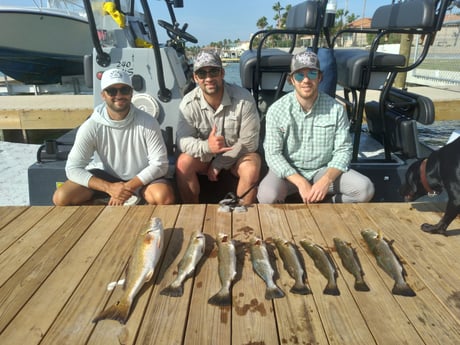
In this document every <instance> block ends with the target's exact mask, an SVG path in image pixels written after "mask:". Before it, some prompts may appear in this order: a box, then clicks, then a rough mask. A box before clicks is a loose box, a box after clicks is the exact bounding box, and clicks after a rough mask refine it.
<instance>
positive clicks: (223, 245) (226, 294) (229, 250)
mask: <svg viewBox="0 0 460 345" xmlns="http://www.w3.org/2000/svg"><path fill="white" fill-rule="evenodd" d="M217 258H218V260H219V279H220V284H221V289H220V290H219V291H218V292H217V293H216V294H215V295H214V296H212V297H211V298H210V299H209V300H208V303H209V304H213V305H218V306H224V305H229V304H230V303H231V301H232V296H231V293H230V289H231V286H232V282H233V279H235V276H236V253H235V244H234V243H233V240H231V239H230V238H229V237H228V235H227V234H223V233H220V234H219V235H218V236H217Z"/></svg>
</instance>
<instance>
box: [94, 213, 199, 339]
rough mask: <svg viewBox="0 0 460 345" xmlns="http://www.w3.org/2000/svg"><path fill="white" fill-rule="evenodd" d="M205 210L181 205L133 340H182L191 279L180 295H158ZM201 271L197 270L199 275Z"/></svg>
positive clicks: (171, 276) (171, 279) (169, 277)
mask: <svg viewBox="0 0 460 345" xmlns="http://www.w3.org/2000/svg"><path fill="white" fill-rule="evenodd" d="M205 211H206V205H182V206H181V208H180V212H179V215H178V218H177V221H176V222H175V224H174V230H173V233H172V238H171V240H170V244H169V246H168V249H167V251H166V253H165V258H164V261H163V264H162V266H161V267H160V272H159V274H160V278H161V279H159V280H158V285H157V286H156V287H155V289H154V291H153V293H152V296H151V301H152V302H151V303H149V305H148V308H147V310H146V311H145V316H144V319H143V320H142V325H143V326H142V327H141V328H140V330H139V334H138V336H137V339H136V344H140V345H148V344H152V345H154V344H171V345H176V344H177V345H178V344H182V343H183V339H184V334H185V325H186V322H187V318H188V313H189V304H190V298H191V292H192V283H193V279H189V280H187V282H186V284H185V285H184V295H183V296H181V297H169V296H163V295H160V292H161V290H163V289H164V288H165V287H166V286H168V285H169V284H170V283H171V282H172V281H173V280H174V278H175V276H176V274H177V272H176V270H177V264H178V262H179V261H180V259H181V258H182V255H183V253H184V252H185V249H186V246H187V241H188V239H189V238H190V234H191V233H192V231H194V230H198V229H202V227H203V219H204V215H205ZM201 274H202V273H201V272H199V274H198V277H199V276H201ZM198 277H197V275H196V274H195V281H196V280H197V279H199V278H198ZM192 313H193V311H192ZM94 344H100V343H94Z"/></svg>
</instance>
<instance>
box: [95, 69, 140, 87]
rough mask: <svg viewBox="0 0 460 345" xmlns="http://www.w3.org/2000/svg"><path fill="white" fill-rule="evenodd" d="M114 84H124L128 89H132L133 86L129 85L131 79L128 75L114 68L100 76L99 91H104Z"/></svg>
mask: <svg viewBox="0 0 460 345" xmlns="http://www.w3.org/2000/svg"><path fill="white" fill-rule="evenodd" d="M114 84H125V85H128V86H129V87H133V84H132V83H131V77H130V76H129V74H128V73H126V72H125V71H122V70H119V69H116V68H113V69H108V70H107V71H105V72H104V73H103V74H102V78H101V90H105V89H106V88H108V87H109V86H112V85H114Z"/></svg>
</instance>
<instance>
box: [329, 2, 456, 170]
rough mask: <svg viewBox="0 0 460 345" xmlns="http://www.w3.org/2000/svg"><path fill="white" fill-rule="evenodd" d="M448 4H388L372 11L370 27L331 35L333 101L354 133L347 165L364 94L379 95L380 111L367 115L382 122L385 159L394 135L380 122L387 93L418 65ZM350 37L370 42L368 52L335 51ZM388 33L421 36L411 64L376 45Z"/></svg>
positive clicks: (355, 150)
mask: <svg viewBox="0 0 460 345" xmlns="http://www.w3.org/2000/svg"><path fill="white" fill-rule="evenodd" d="M448 4H449V0H407V1H403V2H394V1H393V2H392V3H391V4H389V5H384V6H381V7H379V8H377V10H376V11H375V13H374V14H373V16H372V19H371V25H370V28H367V29H358V28H355V29H353V28H348V29H343V30H340V31H338V32H337V34H336V36H335V37H334V39H333V45H334V47H335V48H334V55H335V59H336V63H337V83H338V84H339V85H340V86H342V87H343V89H344V97H343V98H340V97H338V98H339V99H341V100H342V101H343V102H344V104H345V105H346V109H347V112H348V116H349V118H350V122H351V124H352V128H351V130H352V131H353V133H354V138H353V140H354V142H353V158H352V159H353V161H356V160H357V156H358V147H359V138H360V132H361V126H362V121H363V113H364V110H365V109H364V108H365V97H366V91H367V90H368V89H374V90H380V91H381V93H380V100H379V103H380V104H381V106H379V107H377V110H378V111H377V110H376V109H375V104H373V105H372V106H371V108H372V112H373V113H374V114H375V112H376V111H377V113H378V114H380V115H379V116H380V117H381V119H382V120H381V122H382V123H383V127H382V131H383V135H384V139H385V140H384V145H385V155H386V158H387V159H388V160H390V152H391V145H390V137H391V136H392V135H393V134H394V133H392V132H391V131H392V128H390V127H391V126H389V127H388V128H386V126H385V123H386V121H384V120H383V119H384V117H385V114H386V113H387V110H388V107H389V106H390V104H391V102H389V100H388V97H389V94H390V90H391V88H392V85H393V83H394V80H395V78H396V75H397V74H398V73H401V72H408V71H410V70H412V69H414V68H416V67H417V66H418V65H420V64H421V63H422V62H423V60H424V59H425V57H426V55H427V53H428V49H429V46H430V45H431V43H432V41H433V40H434V37H435V34H436V32H437V31H439V30H440V29H441V27H442V22H443V20H444V16H445V12H446V10H447V7H448ZM356 34H361V35H371V36H372V37H373V41H372V43H371V46H370V48H369V49H360V48H356V47H351V48H342V47H337V44H336V43H337V42H340V40H338V37H341V36H342V35H356ZM390 34H399V35H401V34H410V35H415V34H421V35H425V36H426V39H425V45H424V47H423V51H422V52H421V53H420V54H419V55H418V56H416V59H415V61H414V62H411V63H408V61H406V58H405V57H404V56H403V55H401V54H397V53H389V52H385V51H383V50H382V49H381V44H382V43H383V42H384V40H385V38H386V37H388V35H390ZM433 116H434V113H433ZM411 152H412V153H413V152H414V151H413V150H412V151H411ZM412 153H411V154H412Z"/></svg>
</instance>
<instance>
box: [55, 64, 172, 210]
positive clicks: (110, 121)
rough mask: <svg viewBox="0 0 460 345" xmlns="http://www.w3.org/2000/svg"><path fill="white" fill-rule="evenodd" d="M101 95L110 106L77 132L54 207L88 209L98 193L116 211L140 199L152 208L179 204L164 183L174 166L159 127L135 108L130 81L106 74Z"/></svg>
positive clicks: (121, 75) (110, 72)
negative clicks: (152, 205)
mask: <svg viewBox="0 0 460 345" xmlns="http://www.w3.org/2000/svg"><path fill="white" fill-rule="evenodd" d="M101 89H102V92H101V95H102V98H103V99H104V101H105V102H104V103H103V104H101V105H99V106H97V107H96V108H95V109H94V112H93V114H92V115H91V116H90V118H89V119H88V120H86V121H85V122H84V123H83V124H82V125H81V127H80V128H79V129H78V132H77V135H76V139H75V143H74V146H73V147H72V150H71V151H70V154H69V157H68V160H67V164H66V174H67V178H68V179H69V180H68V181H66V182H65V183H64V184H63V185H62V186H61V187H59V188H58V189H57V190H56V192H55V193H54V196H53V202H54V204H55V205H60V206H65V205H79V204H84V203H88V202H89V201H90V200H91V199H92V198H93V196H94V195H95V193H97V192H102V193H103V195H104V196H108V197H109V201H108V204H109V205H112V206H114V205H123V204H125V203H126V202H127V200H128V199H130V200H132V199H133V198H134V199H135V200H137V199H138V198H139V197H143V198H144V199H145V201H146V202H147V203H148V204H172V203H174V190H173V188H172V186H171V184H170V183H169V182H168V181H167V180H166V179H164V178H163V177H164V176H165V175H166V173H167V171H168V164H169V163H168V158H167V152H166V146H165V143H164V141H163V137H162V134H161V130H160V126H159V124H158V122H157V120H156V119H155V118H153V117H152V116H150V115H149V114H147V113H145V112H144V111H141V110H139V109H137V108H136V107H135V106H134V105H132V104H131V99H132V95H133V89H132V85H131V78H130V77H129V75H128V74H127V73H126V72H123V71H121V70H117V69H111V70H107V71H105V72H104V74H103V75H102V79H101ZM93 158H94V160H93Z"/></svg>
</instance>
